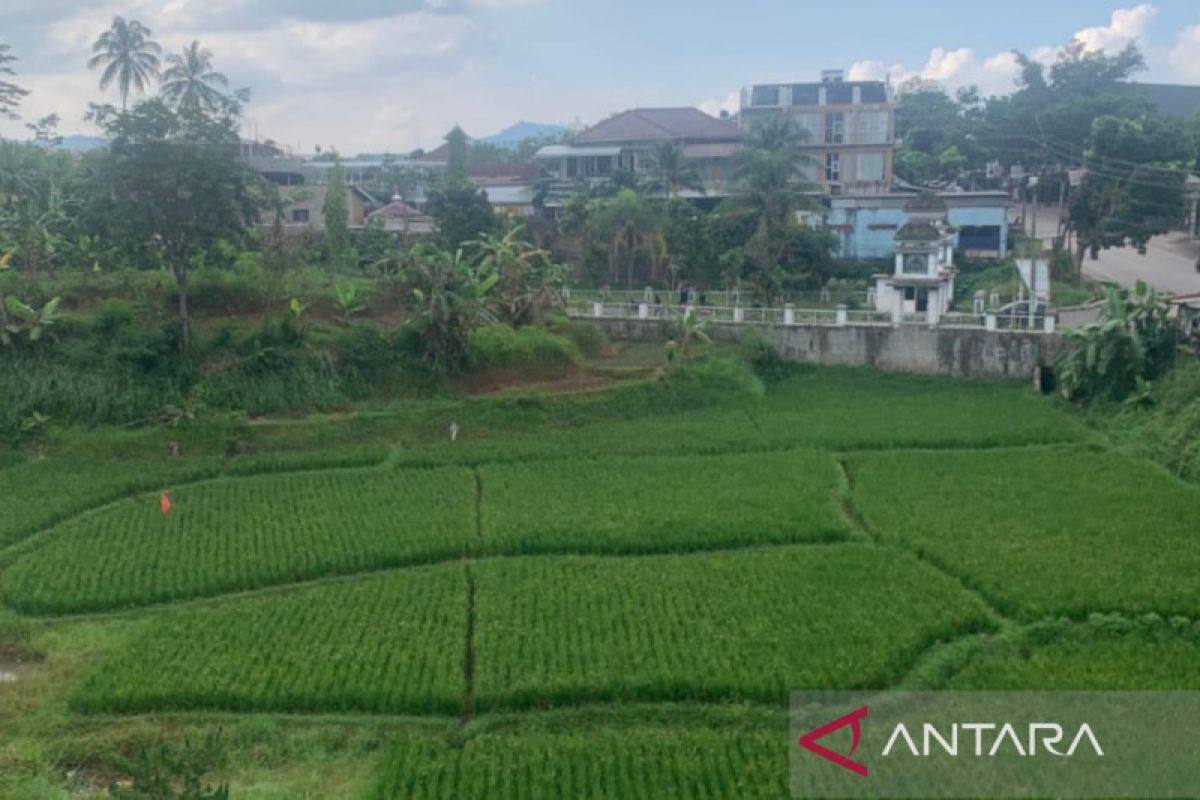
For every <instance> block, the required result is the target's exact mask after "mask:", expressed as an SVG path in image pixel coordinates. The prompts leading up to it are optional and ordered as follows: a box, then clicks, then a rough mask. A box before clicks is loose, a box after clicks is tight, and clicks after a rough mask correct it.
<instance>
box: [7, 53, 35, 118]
mask: <svg viewBox="0 0 1200 800" xmlns="http://www.w3.org/2000/svg"><path fill="white" fill-rule="evenodd" d="M16 60H17V57H16V56H14V55H13V54H12V53H10V52H9V47H8V45H7V44H5V43H3V42H0V75H15V74H16V73H15V72H13V68H12V67H10V66H8V65H9V64H11V63H12V62H14V61H16ZM27 94H29V90H27V89H22V88H21V87H20V86H17V85H16V84H14V83H9V82H8V81H0V117H5V118H8V119H16V118H17V113H16V108H17V106H18V105H20V104H21V98H22V97H24V96H25V95H27Z"/></svg>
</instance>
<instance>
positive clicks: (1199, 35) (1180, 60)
mask: <svg viewBox="0 0 1200 800" xmlns="http://www.w3.org/2000/svg"><path fill="white" fill-rule="evenodd" d="M1170 60H1171V67H1172V68H1173V69H1174V70H1175V72H1176V73H1177V74H1178V75H1179V77H1180V78H1182V79H1183V80H1185V81H1190V82H1192V83H1200V25H1192V26H1190V27H1187V28H1184V29H1183V30H1182V31H1180V32H1179V38H1178V39H1176V41H1175V47H1174V48H1172V50H1171V55H1170Z"/></svg>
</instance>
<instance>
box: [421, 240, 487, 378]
mask: <svg viewBox="0 0 1200 800" xmlns="http://www.w3.org/2000/svg"><path fill="white" fill-rule="evenodd" d="M498 281H499V276H498V275H496V274H495V273H492V274H487V275H485V274H482V273H481V271H480V270H479V269H478V266H477V264H476V263H475V262H473V261H472V260H471V259H468V258H467V257H465V256H464V255H463V251H462V250H461V249H459V250H456V251H454V252H450V251H448V250H443V249H442V248H440V247H437V246H434V245H426V246H423V247H419V248H416V250H415V252H414V253H413V254H412V256H411V263H410V265H409V268H408V270H407V273H406V283H407V284H408V286H407V288H408V293H407V294H408V305H409V309H410V310H411V311H412V312H413V316H414V319H415V320H416V323H417V325H418V327H419V329H420V332H421V348H422V351H423V353H424V356H425V358H426V359H427V360H428V361H429V362H430V363H432V364H433V365H435V366H437V367H439V368H444V367H447V366H452V365H454V364H456V363H458V362H459V361H461V360H462V358H463V356H465V355H466V353H467V349H468V347H469V345H470V339H471V334H472V333H474V332H475V330H476V329H478V328H479V327H480V326H481V325H483V324H485V323H487V322H490V321H492V320H494V319H495V316H494V315H493V314H492V312H491V309H490V308H489V307H488V299H489V298H488V295H489V293H490V292H491V291H492V289H493V288H494V287H495V286H496V283H497V282H498Z"/></svg>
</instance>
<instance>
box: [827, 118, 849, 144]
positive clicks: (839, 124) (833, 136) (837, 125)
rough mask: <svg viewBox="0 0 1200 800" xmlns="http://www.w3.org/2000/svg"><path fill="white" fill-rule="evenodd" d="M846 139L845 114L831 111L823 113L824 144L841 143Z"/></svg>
mask: <svg viewBox="0 0 1200 800" xmlns="http://www.w3.org/2000/svg"><path fill="white" fill-rule="evenodd" d="M845 141H846V115H845V114H844V113H843V112H841V111H831V112H829V113H828V114H826V115H825V144H843V143H845Z"/></svg>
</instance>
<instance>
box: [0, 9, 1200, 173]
mask: <svg viewBox="0 0 1200 800" xmlns="http://www.w3.org/2000/svg"><path fill="white" fill-rule="evenodd" d="M117 14H120V15H123V16H125V17H126V18H127V19H129V18H133V19H137V20H140V21H141V22H142V23H143V24H145V25H146V26H148V27H149V28H150V29H151V30H152V31H153V33H154V38H155V39H156V40H157V41H159V42H160V43H161V44H162V45H163V47H164V49H165V50H167V51H168V52H169V51H174V50H179V49H180V48H182V47H183V46H184V45H186V44H187V43H189V42H191V41H192V40H199V41H200V42H201V44H202V45H203V46H204V47H207V48H208V49H210V50H212V51H213V53H214V66H215V67H216V68H217V69H218V70H219V71H221V72H223V73H225V74H226V75H227V76H228V77H229V79H230V81H231V82H232V84H233V86H236V87H243V86H245V87H249V88H250V89H251V90H252V101H251V103H250V105H249V106H248V107H247V109H246V119H245V125H244V129H243V134H244V135H246V136H248V137H255V136H256V137H258V138H272V139H274V140H276V141H278V142H280V143H282V144H285V145H287V146H289V147H291V148H293V149H294V150H295V151H296V152H300V153H310V152H313V151H314V149H315V147H316V146H318V145H319V146H321V147H322V148H323V149H328V148H331V147H332V148H336V149H337V150H338V151H339V152H342V153H344V154H355V153H359V152H384V151H387V152H407V151H409V150H412V149H413V148H416V147H425V148H431V147H434V146H436V145H437V144H438V143H440V140H441V137H442V136H443V135H444V134H445V132H446V131H447V130H448V129H449V128H451V127H452V126H453V125H455V124H460V125H462V127H463V128H464V129H465V130H466V131H467V133H468V134H470V135H471V136H486V135H488V134H491V133H495V132H497V131H498V130H500V129H502V128H505V127H507V126H508V125H511V124H512V123H514V122H517V121H518V120H530V121H534V122H544V123H560V124H588V123H592V122H596V121H598V120H601V119H603V118H605V117H607V116H609V115H611V114H613V113H616V112H618V111H622V110H624V109H627V108H632V107H637V106H674V105H695V106H699V107H701V108H703V109H704V110H706V111H708V112H710V113H717V112H719V111H720V110H721V109H722V108H729V109H731V110H732V109H736V105H737V90H738V88H739V87H741V86H744V85H748V84H752V83H769V82H773V81H806V80H816V79H817V78H818V77H819V74H820V71H821V70H822V69H825V68H841V69H845V70H846V71H847V73H848V75H849V77H851V78H883V77H884V76H890V77H891V78H892V79H893V80H894V81H900V80H904V79H906V78H910V77H913V76H921V77H924V78H926V79H929V80H934V81H938V82H940V83H941V85H943V86H944V87H946V88H947V89H951V90H953V89H955V88H958V87H959V86H963V85H967V84H975V85H978V86H979V87H980V88H981V89H983V90H984V92H985V93H987V94H997V93H1004V92H1007V91H1011V89H1012V82H1013V76H1014V74H1015V70H1016V67H1015V61H1014V59H1013V58H1012V55H1011V51H1012V49H1014V48H1016V49H1019V50H1021V51H1022V52H1024V53H1027V54H1029V55H1032V56H1034V57H1035V58H1038V59H1040V60H1044V61H1052V60H1053V58H1054V56H1055V53H1056V51H1057V48H1059V47H1061V46H1062V45H1063V44H1065V43H1066V42H1068V41H1070V40H1071V39H1072V38H1075V37H1078V38H1079V39H1081V40H1082V41H1083V42H1084V44H1085V45H1086V46H1087V47H1088V48H1091V49H1098V50H1105V51H1115V50H1119V49H1120V48H1121V47H1123V46H1124V45H1125V44H1128V43H1130V42H1134V43H1136V44H1138V45H1139V46H1140V47H1142V49H1143V51H1144V53H1145V55H1146V60H1147V63H1148V69H1147V71H1146V72H1145V73H1143V74H1142V75H1141V76H1139V78H1140V79H1141V80H1147V81H1159V82H1165V83H1195V84H1200V4H1198V3H1196V2H1195V0H1157V2H1154V3H1143V4H1136V3H1127V4H1124V5H1121V4H1117V5H1114V3H1113V2H1112V0H1109V1H1108V2H1093V0H1071V2H1069V3H1068V2H1062V1H1061V0H1005V2H994V3H987V4H984V3H979V2H972V1H970V0H914V2H910V3H897V2H895V0H855V1H854V2H853V3H838V2H828V0H826V2H810V1H809V0H733V2H730V0H723V2H709V1H708V0H690V2H689V1H687V0H341V2H339V1H338V0H116V1H115V2H110V0H0V41H4V42H7V43H8V44H9V45H10V46H11V48H12V52H13V54H14V55H16V56H17V57H18V58H19V59H20V60H19V61H18V62H17V63H16V64H15V65H13V66H14V67H15V68H16V70H17V71H18V77H17V78H16V79H15V82H16V83H17V84H18V85H21V86H24V87H25V88H27V89H30V90H31V93H30V94H29V96H28V97H26V98H25V101H24V103H23V105H22V109H21V112H22V115H23V117H24V119H23V120H22V121H21V122H0V135H3V136H13V137H15V136H23V135H24V134H25V133H26V132H25V130H24V128H23V123H24V122H28V121H32V120H34V119H37V118H38V117H40V116H42V115H45V114H49V113H52V112H54V113H57V114H59V116H60V117H61V118H62V120H63V122H62V123H61V125H60V131H61V132H63V133H68V134H69V133H82V134H93V133H95V131H94V130H92V129H91V128H90V126H89V124H88V123H86V122H84V120H83V116H84V114H85V112H86V110H87V105H88V103H89V102H102V101H108V102H114V103H115V102H117V96H116V92H115V89H113V90H110V91H109V92H102V91H100V89H99V86H98V83H99V75H98V74H97V73H96V72H90V71H89V70H88V69H87V68H86V63H85V62H86V60H87V56H88V52H89V48H90V46H91V44H92V42H93V41H94V40H95V39H96V37H97V36H98V35H99V34H100V33H101V32H102V31H103V30H104V29H105V28H106V27H108V25H109V23H110V21H111V19H112V17H113V16H114V15H117Z"/></svg>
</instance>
